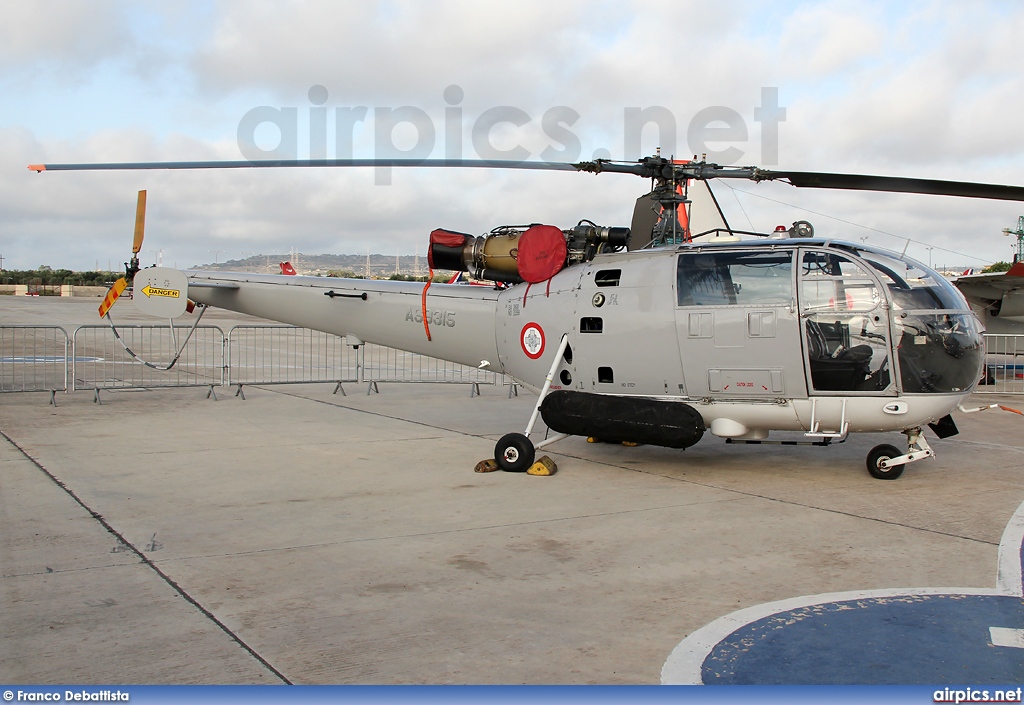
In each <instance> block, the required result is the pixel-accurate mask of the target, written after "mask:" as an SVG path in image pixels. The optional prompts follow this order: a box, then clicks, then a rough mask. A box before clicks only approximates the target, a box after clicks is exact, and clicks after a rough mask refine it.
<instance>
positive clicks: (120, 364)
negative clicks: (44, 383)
mask: <svg viewBox="0 0 1024 705" xmlns="http://www.w3.org/2000/svg"><path fill="white" fill-rule="evenodd" d="M191 329H192V326H174V328H173V329H172V328H171V327H170V326H148V325H147V326H144V325H121V326H118V327H117V332H118V335H119V336H120V341H119V340H118V338H117V337H116V336H115V335H114V333H113V331H112V330H111V328H110V326H104V325H89V326H79V327H78V328H76V329H75V332H74V334H73V335H72V342H73V345H74V351H75V353H74V357H73V358H72V367H71V378H72V389H124V388H129V387H199V386H203V387H207V386H211V385H216V386H220V385H223V384H224V381H225V364H224V343H225V337H224V331H222V330H221V329H220V328H218V327H217V326H197V327H196V329H195V331H194V332H193V333H192V335H191V337H189V335H188V334H189V331H190V330H191ZM186 337H187V338H188V342H187V343H185V344H184V348H183V349H182V351H181V356H180V358H179V359H178V362H177V363H176V364H175V365H174V366H173V367H172V368H171V369H169V370H163V369H159V368H160V367H163V366H166V365H168V364H170V362H171V361H172V360H173V359H174V356H175V354H176V352H177V350H178V348H179V346H181V345H182V344H183V343H184V341H185V339H186ZM122 343H123V344H122ZM125 347H127V348H129V349H130V350H131V351H132V352H134V353H135V355H137V356H138V357H139V358H140V359H142V360H145V361H146V362H149V363H151V364H152V365H155V366H156V367H153V366H150V365H147V364H144V363H143V362H140V361H139V360H138V359H135V358H134V357H132V356H131V355H130V354H129V353H128V352H127V351H126V350H125Z"/></svg>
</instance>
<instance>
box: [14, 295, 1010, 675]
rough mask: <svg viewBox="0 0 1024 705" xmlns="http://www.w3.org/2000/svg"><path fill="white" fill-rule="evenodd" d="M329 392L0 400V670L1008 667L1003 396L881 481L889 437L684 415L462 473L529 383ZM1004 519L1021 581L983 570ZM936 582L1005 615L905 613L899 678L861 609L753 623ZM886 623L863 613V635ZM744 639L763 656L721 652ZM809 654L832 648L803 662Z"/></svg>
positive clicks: (501, 427) (61, 307)
mask: <svg viewBox="0 0 1024 705" xmlns="http://www.w3.org/2000/svg"><path fill="white" fill-rule="evenodd" d="M97 303H98V302H97V301H96V300H92V299H90V300H75V299H70V300H59V299H47V298H42V297H41V298H39V299H35V298H33V299H21V298H19V299H16V300H15V299H14V298H13V297H0V324H4V325H13V324H26V323H32V324H44V325H51V324H57V325H60V324H63V325H65V326H66V327H68V328H69V330H70V328H73V327H74V325H77V324H79V323H95V322H96V319H95V317H94V316H95V306H96V305H97ZM116 311H117V309H116V308H115V312H116ZM218 317H219V318H218ZM124 318H125V321H132V320H133V319H132V316H131V315H130V314H127V315H124ZM243 320H247V321H252V320H253V319H250V318H249V317H244V316H239V315H236V314H230V313H224V312H211V313H209V314H207V317H206V318H204V323H206V322H211V323H217V324H220V322H224V324H225V325H227V324H228V323H229V322H230V321H234V322H242V321H243ZM333 389H334V386H333V385H332V384H318V385H280V386H262V387H260V386H256V387H248V386H247V387H246V388H245V399H244V400H243V399H242V398H241V397H237V396H233V395H232V390H230V389H228V388H223V389H222V390H220V391H219V392H218V400H216V401H215V400H213V399H207V398H206V390H205V389H202V388H184V389H139V390H124V391H110V392H104V393H103V397H102V401H103V403H102V404H96V403H94V401H93V395H92V393H91V392H87V391H79V392H74V393H71V394H58V396H57V405H56V407H54V406H51V405H50V404H49V403H48V402H49V395H48V394H46V393H41V394H40V393H9V394H0V639H2V641H0V643H2V645H3V646H2V648H0V682H5V683H36V684H58V683H60V684H63V683H75V684H100V683H111V684H112V683H121V684H165V683H167V684H236V683H297V684H314V683H325V684H326V683H331V684H350V683H380V684H405V683H466V684H517V683H529V684H591V683H592V684H657V683H659V682H662V681H663V680H664V682H701V681H700V680H699V679H700V677H701V676H700V673H703V674H704V677H705V679H706V678H707V676H708V675H709V674H711V675H715V674H716V673H717V674H719V675H721V673H722V672H723V669H724V668H726V667H728V668H734V672H731V673H733V675H732V676H730V675H729V674H726V675H725V676H722V677H721V678H719V679H718V681H716V682H754V683H757V682H779V681H778V679H776V680H775V681H771V680H770V679H769V676H770V675H771V674H777V673H779V672H780V671H779V664H780V663H781V662H782V660H786V662H787V663H793V662H795V661H794V659H796V661H799V659H797V658H796V656H795V654H796V655H799V656H800V658H804V661H800V663H801V664H804V666H802V667H801V668H802V669H804V670H798V671H797V672H795V673H793V674H791V675H790V676H789V678H790V680H789V681H787V682H844V683H877V682H901V683H908V682H928V683H934V682H951V683H962V682H989V681H988V680H985V679H986V678H989V676H988V675H986V672H985V671H984V668H985V666H986V663H989V662H991V663H992V664H996V663H998V668H999V669H1001V670H998V672H996V671H993V675H991V679H990V680H992V682H996V681H998V682H1003V681H1004V680H1007V679H1012V678H1016V681H1017V683H1018V684H1019V683H1020V682H1021V681H1024V648H1019V647H1018V646H1015V645H1014V642H1013V638H1014V637H1013V634H1012V631H1013V629H1015V628H1021V627H1024V610H1022V605H1024V600H1021V598H1020V595H1019V594H1015V593H1014V590H1019V585H1020V579H1019V577H1020V571H1019V558H1020V553H1021V552H1020V541H1021V540H1022V539H1021V535H1024V534H1022V533H1021V531H1019V530H1018V529H1019V527H1020V526H1024V519H1022V517H1021V515H1018V514H1017V511H1018V508H1019V507H1020V506H1021V504H1022V503H1024V419H1022V417H1020V416H1017V415H1015V414H1008V413H1001V412H995V411H989V412H983V413H979V414H971V415H964V414H955V418H956V422H957V424H958V425H959V427H960V431H961V432H960V435H958V436H955V437H953V438H949V439H946V440H938V439H934V437H932V436H929V442H930V443H931V444H932V447H933V448H934V449H935V451H936V454H937V458H936V459H934V460H926V461H922V462H919V463H916V464H913V465H911V466H909V468H908V469H907V471H906V472H905V473H904V475H903V477H901V478H900V479H898V480H896V481H880V480H873V479H872V478H871V477H870V476H869V475H868V473H867V471H866V469H865V466H864V459H865V456H866V454H867V452H868V450H869V449H870V448H871V447H872V446H874V445H876V444H878V443H882V442H889V443H894V442H895V443H897V444H898V443H900V442H901V441H902V440H903V438H902V436H900V435H898V434H864V435H856V436H853V437H851V438H850V439H849V440H848V441H847V442H845V443H842V444H838V445H833V446H831V447H827V448H820V447H790V446H770V445H762V446H737V445H726V444H724V442H723V441H722V440H721V439H717V438H714V437H710V436H709V435H708V436H705V438H704V440H702V441H701V442H700V443H699V444H697V445H696V446H694V447H692V448H689V449H687V450H686V451H678V450H671V449H665V448H656V447H649V446H641V447H636V448H630V447H624V446H620V445H607V444H588V443H587V442H586V439H583V438H570V439H567V440H564V441H561V442H558V443H556V444H554V445H552V446H550V447H548V448H546V449H544V451H543V453H546V454H548V455H550V456H551V458H552V459H553V460H554V461H555V462H556V463H557V465H558V472H557V473H556V474H555V475H553V476H551V477H535V476H530V475H526V474H511V473H504V472H494V473H487V474H478V473H474V471H473V468H474V466H475V465H476V463H477V462H478V461H480V460H482V459H484V458H488V457H491V456H492V454H493V449H494V444H495V442H496V440H497V439H498V438H499V437H500V436H502V435H503V434H505V433H508V432H510V431H522V429H523V428H524V427H525V426H526V423H527V421H528V419H529V416H530V413H531V411H532V408H533V405H534V403H535V401H536V397H534V396H533V395H531V394H529V393H527V392H525V391H521V392H520V395H519V396H518V397H512V398H509V397H508V396H507V392H506V389H504V388H502V387H488V386H483V387H482V394H481V395H480V396H477V397H472V398H471V396H470V391H469V387H468V386H467V385H444V384H383V383H382V384H380V385H379V389H380V393H379V394H367V393H366V389H365V388H356V387H354V386H352V385H346V391H347V392H348V395H347V396H342V395H341V394H332V391H333ZM976 400H977V402H978V404H981V403H985V404H987V403H993V402H995V401H1002V402H1003V403H1006V404H1008V405H1010V406H1015V405H1016V406H1018V407H1020V406H1024V401H1022V400H1021V399H1020V398H1017V399H1012V398H1009V397H1006V398H993V397H991V396H989V395H985V396H984V397H982V396H978V397H976ZM542 432H543V429H542ZM774 437H775V436H774V434H773V438H774ZM1008 526H1009V528H1007V527H1008ZM1014 527H1017V529H1015V528H1014ZM1001 541H1002V542H1003V544H1004V548H1003V551H1002V553H1001V552H1000V542H1001ZM1015 541H1016V542H1017V546H1016V556H1017V559H1018V564H1017V573H1016V576H1017V583H1016V584H1014V583H1013V581H1012V580H1009V581H1007V579H1006V578H1005V576H1004V577H1000V578H999V580H997V564H999V565H1000V568H1001V570H1002V573H1003V574H1005V573H1007V570H1009V572H1010V573H1011V574H1012V569H1008V568H1007V565H1008V562H1009V563H1012V562H1013V561H1012V560H1011V559H1008V558H1007V556H1012V554H1013V550H1012V549H1013V543H1014V542H1015ZM1007 546H1009V549H1007ZM1011 568H1012V567H1011ZM1011 577H1012V576H1011ZM951 590H952V591H953V592H958V591H959V592H958V594H959V593H963V594H968V593H977V594H978V595H982V596H999V597H1000V598H1006V599H1007V600H1008V601H1009V602H1008V603H1005V604H1008V605H1009V607H1007V608H1006V609H1003V608H1002V607H1000V609H1001V610H1003V611H1002V612H1000V615H1001V617H1000V619H1003V620H1004V621H1006V620H1018V621H1017V622H1016V623H993V624H988V623H987V622H984V624H982V626H980V627H977V628H978V629H988V628H989V627H994V628H997V629H1006V630H1010V631H1008V632H1007V631H1003V632H991V634H992V636H991V637H989V636H986V635H988V634H989V632H985V635H982V636H979V637H978V638H979V639H980V641H979V642H978V644H979V646H978V648H981V649H989V650H990V651H988V652H985V651H982V652H980V653H981V656H980V657H977V658H975V657H972V658H975V660H978V659H980V662H981V666H980V668H981V669H982V670H981V671H979V670H977V668H979V667H978V666H976V665H974V666H970V668H975V670H964V669H965V668H967V666H964V665H963V664H961V663H959V662H957V661H956V658H957V657H956V656H955V654H954V655H949V654H947V653H946V651H943V650H936V649H934V648H932V646H933V645H934V644H933V642H932V641H931V640H932V639H933V638H934V640H936V641H937V640H940V639H944V638H947V637H948V636H949V635H948V633H947V634H940V635H938V636H934V637H933V636H932V635H929V634H928V633H927V630H926V629H918V630H917V631H914V629H915V627H914V624H915V622H913V621H912V620H911V621H907V623H906V624H905V625H904V626H905V627H906V629H904V632H906V631H907V630H910V636H907V637H906V639H909V641H907V640H906V639H904V640H903V641H900V640H892V644H893V645H896V646H899V648H900V651H898V652H893V653H892V654H887V653H882V651H879V653H878V656H877V658H879V659H883V660H886V659H888V660H899V659H900V658H903V659H905V660H907V661H908V663H910V664H911V665H913V664H914V661H913V659H914V658H917V657H920V658H927V659H928V662H929V663H931V664H932V666H934V668H933V669H932V670H931V671H928V672H927V673H923V674H922V675H919V676H918V680H915V676H914V671H913V669H911V670H909V671H907V670H903V671H893V670H888V671H887V670H885V669H879V668H878V667H877V664H876V663H875V662H874V661H872V658H874V656H873V654H872V652H871V651H870V649H871V648H876V647H877V644H876V646H872V644H874V643H875V642H871V643H868V644H867V645H865V643H864V642H865V639H868V637H866V636H864V634H867V633H868V631H869V630H866V629H865V630H862V629H861V627H859V626H858V624H857V623H856V622H843V623H841V624H839V625H838V627H837V625H835V624H832V625H831V626H829V625H828V624H826V622H828V621H829V619H825V620H824V622H820V621H819V622H812V621H808V619H805V618H804V617H793V616H792V615H790V616H789V617H787V618H784V619H782V620H781V621H777V623H776V624H775V625H774V626H772V627H771V628H770V629H768V630H767V632H771V631H772V630H773V629H774V628H775V627H776V626H779V625H782V626H785V624H787V623H799V625H802V626H801V627H800V628H801V629H803V632H802V633H796V632H793V634H794V636H792V637H791V639H790V642H787V643H786V644H785V645H784V646H785V648H782V646H778V647H777V648H776V646H773V645H777V644H780V643H781V642H779V641H777V640H776V641H773V639H775V637H765V636H764V633H766V632H765V630H764V629H762V630H761V631H760V632H758V629H760V627H759V626H758V625H763V624H764V623H763V620H764V619H765V618H766V615H773V614H781V613H784V612H785V610H787V609H789V610H792V609H796V607H795V605H798V604H819V603H823V602H825V601H829V604H835V605H839V607H837V608H836V609H834V610H832V609H831V608H830V609H823V610H819V612H820V613H822V614H826V617H827V616H828V615H834V614H835V613H836V612H837V611H838V612H843V613H844V614H845V613H848V612H864V613H865V614H867V613H869V612H871V610H870V609H863V610H861V609H859V606H860V605H861V603H864V600H868V599H872V600H876V601H877V600H881V603H880V604H889V603H891V602H892V599H891V597H886V596H891V595H906V596H907V598H906V599H907V600H908V601H909V603H912V604H921V603H922V601H926V600H925V598H923V597H921V596H922V595H930V594H949V593H950V591H951ZM836 593H838V594H839V596H835V594H836ZM872 595H874V597H871V596H872ZM808 596H810V597H808ZM814 596H824V597H820V598H815V597H814ZM798 598H799V599H798ZM901 599H902V598H901ZM986 599H987V597H986ZM858 600H859V601H860V602H858ZM776 603H778V604H776ZM864 604H866V603H864ZM1001 604H1003V603H1001ZM766 605H767V606H766ZM844 605H845V606H844ZM851 605H852V607H851ZM728 615H738V617H734V618H732V622H730V623H729V627H728V628H719V627H715V628H711V627H709V625H721V624H722V622H721V621H720V620H722V619H723V618H725V617H727V616H728ZM744 615H747V617H749V619H747V617H744ZM901 619H903V618H902V617H900V616H896V617H894V616H893V615H892V614H891V613H886V614H883V615H881V616H880V617H879V618H878V620H877V622H876V627H873V628H877V629H881V630H882V632H881V633H880V635H876V636H877V639H879V640H881V643H883V644H885V643H888V641H887V640H890V639H891V637H892V633H891V632H887V631H885V630H886V629H890V628H891V625H892V624H894V623H898V622H900V620H901ZM913 619H919V617H917V616H915V617H914V618H913ZM921 619H925V621H927V620H928V619H931V618H921ZM979 619H982V620H983V621H984V620H985V619H987V620H988V621H990V622H991V621H992V620H993V619H995V617H990V616H988V614H986V615H985V616H984V617H980V618H979ZM744 620H746V621H744ZM758 620H762V621H760V622H759V621H758ZM726 621H728V620H726ZM879 624H880V625H881V626H877V625H879ZM958 624H959V623H958ZM979 624H981V622H979ZM808 625H810V626H814V625H818V626H819V627H820V628H818V627H815V628H813V629H808ZM886 625H889V626H886ZM971 628H972V629H974V627H971ZM709 629H710V631H709ZM716 629H717V631H715V630H716ZM743 629H747V631H748V632H749V633H748V634H747V636H746V637H743V638H741V639H740V640H739V641H738V642H736V643H734V644H733V646H732V647H729V648H725V650H724V651H723V648H724V647H723V646H722V645H723V644H725V643H726V640H728V639H729V637H730V635H731V634H733V633H734V632H736V630H740V631H742V630H743ZM702 630H703V631H702ZM751 630H753V631H751ZM712 632H714V638H713V639H710V640H708V639H707V635H708V634H710V633H712ZM779 633H782V632H781V631H780V632H779ZM788 633H789V632H787V634H788ZM901 633H903V632H901ZM972 633H973V632H972ZM1021 633H1022V634H1024V632H1021ZM1007 634H1009V636H1008V637H1007V636H1006V635H1007ZM691 635H697V637H700V638H704V641H703V642H701V644H702V645H698V646H699V648H696V650H695V649H694V648H691V647H692V646H693V641H694V640H691V641H690V642H686V643H687V644H689V646H684V645H682V644H681V642H684V640H686V639H687V637H690V636H691ZM915 635H916V636H915ZM997 635H1002V636H999V638H997ZM1004 637H1005V638H1004ZM871 638H875V637H871ZM743 639H746V641H743ZM801 639H803V641H801ZM914 639H917V641H916V642H915V641H914ZM986 639H987V641H986ZM696 640H697V641H700V639H699V638H698V639H696ZM858 640H859V641H858ZM869 641H870V640H869ZM1004 642H1005V643H1004ZM852 643H857V644H859V645H860V647H859V648H858V649H857V650H856V652H855V653H856V655H855V656H850V655H849V654H850V651H849V649H847V650H845V651H844V649H845V647H846V646H848V645H849V644H852ZM736 644H739V646H736ZM751 644H754V645H755V646H758V645H760V646H759V648H760V649H761V650H760V651H759V652H758V653H757V654H756V656H757V659H759V660H758V661H757V663H756V664H754V665H753V666H749V667H742V668H741V667H740V666H739V665H737V664H739V661H741V660H742V659H740V656H738V655H737V654H739V653H740V652H743V653H746V652H747V651H750V652H751V653H753V651H754V650H756V649H753V648H752V647H751V646H750V645H751ZM907 644H909V646H907ZM915 644H918V645H923V646H922V649H921V650H920V653H915V652H914V651H913V647H914V645H915ZM896 646H893V648H896ZM1020 646H1024V637H1022V639H1021V644H1020ZM704 647H706V648H707V655H706V656H705V654H704V653H703V652H700V649H702V648H704ZM679 648H682V650H683V651H688V653H689V656H688V658H690V659H691V661H692V662H693V663H696V664H697V665H696V666H692V663H691V671H693V672H694V673H696V674H697V675H695V676H694V679H693V680H686V679H687V678H688V676H686V675H685V674H686V673H689V672H688V671H686V667H681V666H679V663H675V664H674V665H673V663H674V662H673V661H672V659H677V661H678V659H679V658H682V657H681V656H680V654H681V652H680V651H679V650H678V649H679ZM730 648H731V651H730ZM716 649H717V651H716ZM830 649H831V650H833V651H834V652H835V653H836V654H839V655H840V656H839V657H837V658H835V659H833V661H834V662H835V663H833V665H832V667H831V668H832V670H831V671H827V672H825V671H823V672H822V673H823V674H824V675H820V676H815V675H813V674H814V671H813V669H814V667H815V666H814V664H815V663H818V662H819V661H820V660H816V659H817V658H818V657H817V656H815V655H816V654H817V655H820V654H822V653H827V652H829V650H830ZM908 649H910V651H909V652H908V651H907V650H908ZM694 654H697V656H694ZM921 654H923V656H922V655H921ZM985 654H993V655H994V656H992V658H987V657H986V656H985ZM740 655H742V654H740ZM670 656H671V658H670ZM694 659H696V660H694ZM943 659H952V660H950V661H948V662H947V661H943ZM667 662H668V663H667ZM807 663H809V664H810V666H806V664H807ZM973 663H974V661H972V664H973ZM702 664H703V665H702ZM723 664H724V665H723ZM873 664H875V665H874V666H873ZM936 664H938V665H936ZM663 668H664V669H665V670H664V671H663ZM680 669H682V670H680ZM702 669H703V670H702ZM716 669H717V670H716ZM807 669H810V670H807ZM975 677H976V678H980V679H982V680H980V681H979V680H972V678H975ZM947 679H948V680H947ZM783 680H785V679H783Z"/></svg>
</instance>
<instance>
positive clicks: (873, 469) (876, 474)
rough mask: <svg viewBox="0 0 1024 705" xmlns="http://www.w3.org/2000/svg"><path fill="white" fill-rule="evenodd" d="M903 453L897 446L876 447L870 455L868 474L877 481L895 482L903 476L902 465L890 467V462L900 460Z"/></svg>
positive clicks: (884, 445) (886, 444) (885, 444)
mask: <svg viewBox="0 0 1024 705" xmlns="http://www.w3.org/2000/svg"><path fill="white" fill-rule="evenodd" d="M901 455H903V453H901V452H900V449H899V448H897V447H896V446H891V445H889V444H888V443H884V444H882V445H880V446H875V447H874V448H872V449H871V452H870V453H868V472H869V473H871V477H873V478H875V479H876V480H895V479H896V478H897V477H899V476H900V475H902V474H903V466H902V465H889V461H890V460H892V459H893V458H898V457H900V456H901Z"/></svg>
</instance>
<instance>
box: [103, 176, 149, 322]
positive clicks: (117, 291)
mask: <svg viewBox="0 0 1024 705" xmlns="http://www.w3.org/2000/svg"><path fill="white" fill-rule="evenodd" d="M143 193H145V191H143ZM127 288H128V280H126V279H125V278H124V277H121V278H120V279H118V280H117V281H116V282H114V285H113V286H112V287H110V289H109V290H108V291H107V295H106V296H104V297H103V303H101V304H100V318H103V317H104V316H106V315H107V311H109V310H110V307H111V306H113V305H114V302H115V301H117V297H118V296H120V295H121V294H122V293H123V292H124V290H125V289H127ZM118 310H120V309H118Z"/></svg>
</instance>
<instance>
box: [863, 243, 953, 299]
mask: <svg viewBox="0 0 1024 705" xmlns="http://www.w3.org/2000/svg"><path fill="white" fill-rule="evenodd" d="M858 254H859V255H860V256H861V257H863V258H864V259H865V260H867V262H868V263H869V264H870V265H871V266H872V267H873V268H874V269H875V272H876V273H877V274H878V277H879V278H880V279H881V280H882V282H883V283H884V284H885V285H886V288H887V289H888V290H889V297H890V298H891V299H892V304H893V308H895V309H896V310H900V311H922V310H925V311H927V310H932V311H934V310H936V309H940V310H941V309H945V310H949V309H953V310H961V311H963V310H966V309H967V305H966V304H965V303H964V301H963V298H962V297H961V296H960V294H959V292H957V290H956V289H955V288H954V287H953V285H952V284H951V283H949V281H947V280H946V278H945V277H943V276H942V275H941V274H938V273H936V272H934V271H933V270H931V269H929V268H928V267H925V266H924V265H923V264H921V263H920V262H916V261H914V260H912V259H910V258H909V257H904V258H899V259H897V258H895V257H892V256H888V255H884V254H881V253H878V252H872V251H870V250H861V251H859V252H858Z"/></svg>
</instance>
